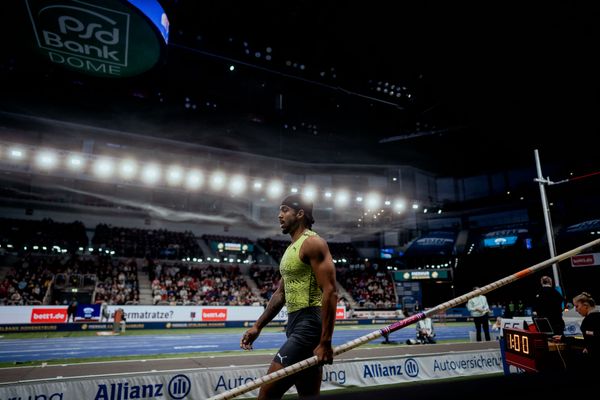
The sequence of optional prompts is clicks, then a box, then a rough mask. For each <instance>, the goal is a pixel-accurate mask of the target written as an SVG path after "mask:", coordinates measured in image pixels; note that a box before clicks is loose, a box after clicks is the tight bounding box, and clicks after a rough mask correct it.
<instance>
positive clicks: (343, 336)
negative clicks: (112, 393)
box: [0, 325, 473, 362]
mask: <svg viewBox="0 0 600 400" xmlns="http://www.w3.org/2000/svg"><path fill="white" fill-rule="evenodd" d="M435 328H436V335H437V336H436V339H437V340H446V339H465V340H468V338H469V331H470V330H473V327H471V326H456V327H454V326H441V325H438V326H436V327H435ZM374 330H375V329H374V328H372V329H347V330H336V331H334V335H333V345H334V346H339V345H341V344H343V343H346V342H349V341H350V340H353V339H356V338H358V337H361V336H363V335H366V334H368V333H371V332H373V331H374ZM240 337H241V333H221V334H212V333H211V334H204V333H198V334H193V335H183V334H182V335H170V334H165V335H140V336H94V337H64V338H45V339H11V338H10V335H6V336H4V338H2V339H0V362H24V361H42V360H60V359H65V360H67V359H69V358H93V357H113V356H114V357H117V356H133V355H145V354H147V355H158V354H186V353H198V352H215V351H216V352H218V351H232V350H239V351H241V350H240ZM409 338H410V339H414V338H415V330H414V327H413V326H410V327H408V328H406V329H401V330H399V331H396V332H394V333H392V334H391V335H390V340H392V341H397V342H400V343H404V342H405V341H406V339H409ZM382 340H383V339H377V340H374V341H373V343H381V341H382ZM284 341H285V334H284V333H283V332H274V333H272V332H263V333H262V334H261V335H260V336H259V338H258V339H257V341H256V342H255V343H254V348H255V349H257V350H261V349H277V348H279V347H280V346H281V345H282V344H283V342H284Z"/></svg>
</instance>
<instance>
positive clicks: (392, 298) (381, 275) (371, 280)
mask: <svg viewBox="0 0 600 400" xmlns="http://www.w3.org/2000/svg"><path fill="white" fill-rule="evenodd" d="M336 278H337V281H338V282H340V284H341V285H342V287H344V289H346V291H348V293H350V294H351V295H352V298H353V299H354V300H355V301H356V302H357V303H358V306H359V307H360V308H369V309H374V308H378V309H392V308H396V291H395V285H394V279H393V278H392V276H391V275H390V273H389V271H388V270H387V269H386V268H385V267H384V266H383V265H377V264H370V263H368V262H367V263H361V264H352V265H350V266H349V267H346V266H337V267H336Z"/></svg>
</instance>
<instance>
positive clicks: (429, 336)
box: [417, 317, 435, 344]
mask: <svg viewBox="0 0 600 400" xmlns="http://www.w3.org/2000/svg"><path fill="white" fill-rule="evenodd" d="M434 337H435V332H434V331H433V321H432V320H431V318H429V317H427V318H424V319H422V320H420V321H418V322H417V342H420V343H422V344H428V343H429V344H435V339H434Z"/></svg>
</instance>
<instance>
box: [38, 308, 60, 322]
mask: <svg viewBox="0 0 600 400" xmlns="http://www.w3.org/2000/svg"><path fill="white" fill-rule="evenodd" d="M59 322H67V308H66V307H61V308H34V309H33V310H31V323H32V324H56V323H59Z"/></svg>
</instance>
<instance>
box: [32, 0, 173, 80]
mask: <svg viewBox="0 0 600 400" xmlns="http://www.w3.org/2000/svg"><path fill="white" fill-rule="evenodd" d="M24 1H25V4H26V6H27V11H28V13H29V18H30V19H31V25H32V28H33V33H34V37H35V40H36V42H37V43H36V44H37V49H38V50H39V51H40V52H41V53H42V54H43V55H44V56H45V57H47V58H48V59H49V60H50V61H51V62H52V63H54V64H59V65H61V66H63V67H65V68H68V69H71V70H76V71H78V72H81V73H84V74H88V75H93V76H99V77H112V78H124V77H129V76H134V75H139V74H141V73H143V72H146V71H148V70H150V69H151V68H153V67H154V66H155V65H157V64H158V63H159V61H160V60H161V59H162V57H163V55H164V53H165V52H166V47H167V43H168V40H169V20H168V18H167V15H166V14H165V12H164V10H163V8H162V7H161V6H160V4H159V3H158V1H157V0H86V1H79V0H24Z"/></svg>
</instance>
